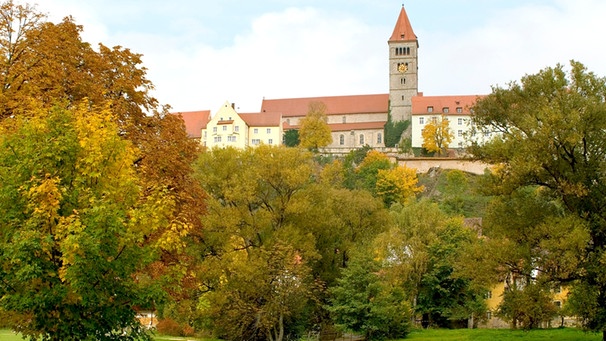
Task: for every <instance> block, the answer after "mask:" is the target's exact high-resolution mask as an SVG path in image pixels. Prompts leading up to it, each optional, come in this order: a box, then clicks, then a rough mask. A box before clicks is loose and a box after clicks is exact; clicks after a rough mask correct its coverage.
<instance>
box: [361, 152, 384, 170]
mask: <svg viewBox="0 0 606 341" xmlns="http://www.w3.org/2000/svg"><path fill="white" fill-rule="evenodd" d="M375 162H390V161H389V157H388V156H387V155H385V154H384V153H381V152H380V151H378V150H374V149H373V150H370V151H369V152H368V153H367V154H366V157H364V160H362V162H361V163H360V166H359V167H358V169H360V168H364V167H366V166H368V165H372V164H374V163H375Z"/></svg>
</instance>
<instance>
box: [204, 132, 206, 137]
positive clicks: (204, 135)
mask: <svg viewBox="0 0 606 341" xmlns="http://www.w3.org/2000/svg"><path fill="white" fill-rule="evenodd" d="M204 138H206V130H205V131H204Z"/></svg>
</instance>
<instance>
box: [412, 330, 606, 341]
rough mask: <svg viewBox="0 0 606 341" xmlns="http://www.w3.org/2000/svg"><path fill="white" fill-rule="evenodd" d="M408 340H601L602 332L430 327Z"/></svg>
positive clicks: (417, 332) (415, 332)
mask: <svg viewBox="0 0 606 341" xmlns="http://www.w3.org/2000/svg"><path fill="white" fill-rule="evenodd" d="M406 340H416V341H438V340H449V341H451V340H454V341H467V340H473V341H508V340H527V341H548V340H549V341H555V340H557V341H600V340H602V334H601V333H589V332H584V331H582V330H579V329H574V328H563V329H538V330H531V331H528V332H526V331H522V330H509V329H429V330H414V331H412V332H411V333H410V334H409V336H408V338H407V339H406Z"/></svg>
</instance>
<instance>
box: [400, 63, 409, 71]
mask: <svg viewBox="0 0 606 341" xmlns="http://www.w3.org/2000/svg"><path fill="white" fill-rule="evenodd" d="M407 70H408V65H406V64H400V66H398V71H400V72H401V73H404V72H406V71H407Z"/></svg>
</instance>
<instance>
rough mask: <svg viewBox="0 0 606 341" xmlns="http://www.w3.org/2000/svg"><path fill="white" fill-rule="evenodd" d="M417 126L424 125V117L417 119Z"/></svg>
mask: <svg viewBox="0 0 606 341" xmlns="http://www.w3.org/2000/svg"><path fill="white" fill-rule="evenodd" d="M419 124H420V125H423V124H425V117H419Z"/></svg>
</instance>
